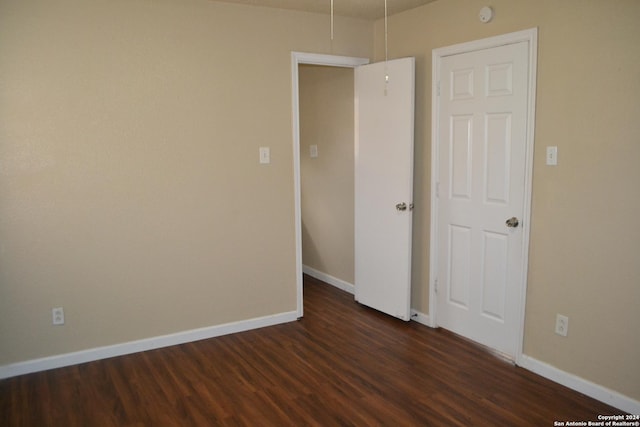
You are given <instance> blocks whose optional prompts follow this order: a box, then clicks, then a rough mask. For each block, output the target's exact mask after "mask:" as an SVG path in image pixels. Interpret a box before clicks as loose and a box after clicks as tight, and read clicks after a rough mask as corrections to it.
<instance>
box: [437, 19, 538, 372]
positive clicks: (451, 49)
mask: <svg viewBox="0 0 640 427" xmlns="http://www.w3.org/2000/svg"><path fill="white" fill-rule="evenodd" d="M520 42H527V43H529V64H528V71H529V73H528V74H529V75H528V82H527V89H528V91H529V93H528V99H527V127H526V137H525V183H524V206H523V217H522V221H521V225H522V233H523V236H522V276H521V277H520V280H519V282H518V286H520V287H521V298H520V301H518V302H517V303H518V304H519V307H518V313H519V314H518V317H519V318H518V337H517V346H516V353H515V355H514V357H515V363H516V364H520V362H521V360H522V350H523V345H524V320H525V307H526V297H527V270H528V266H529V236H530V232H531V222H530V221H531V193H532V183H533V181H532V177H533V148H534V130H535V107H536V70H537V57H538V29H537V28H531V29H528V30H523V31H517V32H514V33H509V34H503V35H500V36H495V37H489V38H485V39H481V40H475V41H471V42H467V43H460V44H456V45H452V46H446V47H442V48H438V49H434V50H433V51H432V57H431V59H432V76H433V77H432V82H431V93H432V96H431V111H432V113H431V224H430V229H431V231H430V245H429V248H430V249H429V252H430V255H429V326H431V327H437V326H438V322H437V296H436V286H437V279H438V273H439V272H438V251H439V247H438V208H439V204H438V197H437V192H438V176H439V170H438V169H439V163H440V162H439V160H440V157H439V156H440V153H439V150H438V146H439V142H440V141H439V135H440V129H439V125H438V124H439V117H440V97H439V96H438V95H437V94H438V92H439V91H440V87H439V82H440V68H441V65H442V59H443V58H444V57H447V56H452V55H458V54H462V53H469V52H474V51H479V50H484V49H490V48H494V47H499V46H504V45H508V44H515V43H520Z"/></svg>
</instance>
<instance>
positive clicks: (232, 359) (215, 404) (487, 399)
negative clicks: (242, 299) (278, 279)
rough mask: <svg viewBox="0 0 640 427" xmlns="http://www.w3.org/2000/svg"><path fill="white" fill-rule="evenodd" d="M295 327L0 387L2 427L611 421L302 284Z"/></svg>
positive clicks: (459, 342) (490, 359)
mask: <svg viewBox="0 0 640 427" xmlns="http://www.w3.org/2000/svg"><path fill="white" fill-rule="evenodd" d="M304 292H305V295H304V296H305V317H304V319H302V320H301V321H298V322H293V323H289V324H284V325H278V326H273V327H269V328H263V329H259V330H255V331H249V332H244V333H239V334H233V335H227V336H224V337H219V338H214V339H209V340H204V341H199V342H195V343H190V344H184V345H179V346H174V347H169V348H164V349H160V350H154V351H147V352H143V353H138V354H133V355H128V356H123V357H116V358H112V359H108V360H102V361H97V362H92V363H86V364H82V365H77V366H72V367H68V368H62V369H55V370H51V371H47V372H40V373H34V374H29V375H24V376H21V377H16V378H10V379H6V380H2V381H0V425H1V426H38V427H40V426H64V427H71V426H213V425H230V426H234V425H248V426H304V425H317V426H338V425H339V426H347V425H353V426H371V425H381V426H484V425H487V426H552V425H553V422H554V421H555V420H558V421H588V420H596V419H597V415H598V414H615V413H620V411H618V410H616V409H614V408H611V407H609V406H607V405H604V404H602V403H600V402H598V401H595V400H593V399H590V398H588V397H586V396H584V395H581V394H579V393H576V392H574V391H571V390H569V389H567V388H565V387H562V386H559V385H557V384H555V383H553V382H551V381H548V380H546V379H544V378H541V377H539V376H537V375H534V374H532V373H530V372H528V371H526V370H524V369H521V368H517V367H514V366H513V365H512V364H510V363H508V362H506V361H504V360H502V359H501V358H499V357H497V356H495V355H494V354H492V353H491V352H489V351H487V350H486V349H484V348H483V347H480V346H478V345H475V344H473V343H470V342H468V341H466V340H464V339H462V338H460V337H458V336H456V335H454V334H451V333H449V332H446V331H444V330H433V329H430V328H427V327H425V326H422V325H420V324H417V323H415V322H409V323H405V322H402V321H400V320H397V319H393V318H391V317H388V316H384V315H382V314H380V313H378V312H376V311H374V310H371V309H368V308H365V307H363V306H360V305H358V304H357V303H355V302H354V300H353V296H352V295H349V294H347V293H345V292H342V291H340V290H337V289H335V288H333V287H331V286H328V285H325V284H322V283H321V282H318V281H317V280H315V279H312V278H309V277H305V288H304Z"/></svg>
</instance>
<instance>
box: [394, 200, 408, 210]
mask: <svg viewBox="0 0 640 427" xmlns="http://www.w3.org/2000/svg"><path fill="white" fill-rule="evenodd" d="M396 210H398V211H400V212H403V211H406V210H407V204H406V203H405V202H402V203H398V204H397V205H396Z"/></svg>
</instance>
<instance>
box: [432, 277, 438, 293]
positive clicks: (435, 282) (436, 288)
mask: <svg viewBox="0 0 640 427" xmlns="http://www.w3.org/2000/svg"><path fill="white" fill-rule="evenodd" d="M433 292H434V293H436V294H437V293H438V279H435V280H434V281H433Z"/></svg>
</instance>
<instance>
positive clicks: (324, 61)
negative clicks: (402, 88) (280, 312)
mask: <svg viewBox="0 0 640 427" xmlns="http://www.w3.org/2000/svg"><path fill="white" fill-rule="evenodd" d="M368 63H369V59H367V58H356V57H350V56H335V55H323V54H318V53H305V52H291V105H292V107H291V123H292V130H293V199H294V202H293V203H294V227H295V246H296V254H295V258H296V304H297V306H296V312H297V316H298V318H300V317H302V316H303V315H304V310H303V306H304V301H303V297H302V295H303V292H302V209H301V206H300V200H301V197H300V189H301V186H300V99H299V84H298V82H299V81H298V66H299V65H300V64H311V65H325V66H331V67H345V68H355V67H358V66H360V65H365V64H368Z"/></svg>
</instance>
